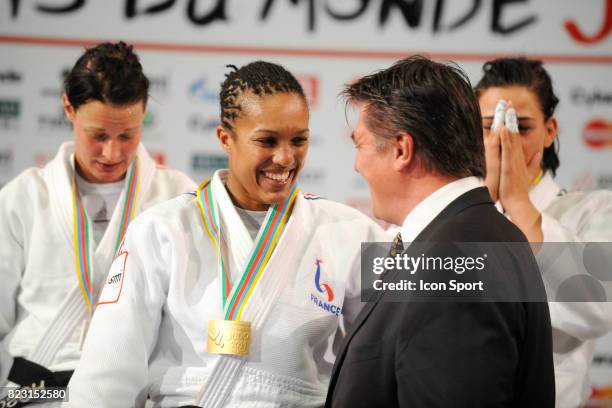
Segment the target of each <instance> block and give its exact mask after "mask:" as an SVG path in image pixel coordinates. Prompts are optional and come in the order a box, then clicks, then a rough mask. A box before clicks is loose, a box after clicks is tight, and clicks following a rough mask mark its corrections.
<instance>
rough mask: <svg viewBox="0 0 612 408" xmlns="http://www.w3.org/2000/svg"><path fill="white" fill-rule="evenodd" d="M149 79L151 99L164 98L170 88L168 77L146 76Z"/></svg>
mask: <svg viewBox="0 0 612 408" xmlns="http://www.w3.org/2000/svg"><path fill="white" fill-rule="evenodd" d="M147 78H149V93H150V94H151V96H152V97H154V98H155V97H166V96H168V95H169V93H170V90H171V89H172V87H171V86H170V75H147Z"/></svg>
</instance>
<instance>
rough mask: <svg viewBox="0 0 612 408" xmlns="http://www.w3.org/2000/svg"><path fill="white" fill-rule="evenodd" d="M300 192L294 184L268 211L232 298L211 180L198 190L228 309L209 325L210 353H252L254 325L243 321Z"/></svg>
mask: <svg viewBox="0 0 612 408" xmlns="http://www.w3.org/2000/svg"><path fill="white" fill-rule="evenodd" d="M298 191H299V189H298V188H297V186H296V185H293V188H292V189H291V192H290V194H289V197H288V198H287V200H286V201H285V202H284V203H283V205H278V204H276V205H274V206H273V207H272V208H271V210H270V211H269V213H268V215H267V217H266V219H265V221H264V225H263V229H262V230H260V231H262V232H260V234H259V236H258V240H257V242H256V244H255V246H254V247H253V250H252V251H251V255H250V257H249V261H248V262H247V263H246V266H245V269H244V272H243V273H242V277H241V278H240V281H239V282H237V283H236V285H237V286H236V288H235V289H234V291H233V295H231V282H230V276H229V271H228V268H227V267H226V266H225V262H224V261H223V257H222V255H221V245H220V243H221V229H220V224H219V211H218V208H217V205H216V202H215V200H214V199H213V193H212V183H211V182H210V180H206V181H204V182H203V183H202V184H200V186H199V187H198V190H197V198H198V206H199V208H200V215H201V217H202V221H203V223H204V227H205V229H206V232H207V233H208V235H209V236H210V238H211V240H212V241H213V243H214V246H215V250H216V253H217V260H218V268H219V270H220V271H221V298H222V302H223V308H224V310H225V320H211V321H210V322H209V323H208V342H207V348H206V350H207V352H209V353H216V354H231V355H247V354H248V353H249V345H250V337H251V323H250V322H247V321H242V320H241V318H242V313H243V312H244V307H245V305H246V304H247V303H248V300H249V298H250V297H251V295H252V293H253V290H254V289H255V287H256V286H257V283H258V282H259V279H260V278H261V275H262V272H263V270H264V269H265V267H266V265H267V264H268V261H269V260H270V257H271V256H272V254H273V253H274V250H275V248H276V245H277V244H278V241H279V239H280V237H281V236H282V233H283V231H284V229H285V227H286V225H287V221H288V220H289V216H290V215H291V211H292V210H293V206H294V204H295V199H296V197H297V194H298ZM230 295H231V296H230Z"/></svg>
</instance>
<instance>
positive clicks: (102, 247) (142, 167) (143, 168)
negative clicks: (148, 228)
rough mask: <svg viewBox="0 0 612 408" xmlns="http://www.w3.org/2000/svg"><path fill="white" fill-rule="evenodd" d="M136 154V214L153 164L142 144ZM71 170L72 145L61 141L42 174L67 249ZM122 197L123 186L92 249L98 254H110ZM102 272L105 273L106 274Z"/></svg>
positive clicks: (70, 236)
mask: <svg viewBox="0 0 612 408" xmlns="http://www.w3.org/2000/svg"><path fill="white" fill-rule="evenodd" d="M137 154H138V159H139V161H138V162H139V168H138V170H139V177H140V186H139V191H138V198H137V201H136V212H139V209H140V208H142V207H141V205H142V200H141V197H144V196H146V195H147V193H148V190H149V188H150V185H151V183H152V181H153V176H154V172H155V167H156V164H155V162H154V161H153V159H152V158H151V157H150V156H149V154H148V153H147V151H146V149H145V148H144V146H143V145H142V144H140V145H139V146H138V151H137ZM74 169H75V165H74V142H65V143H63V144H62V145H61V146H60V148H59V150H58V153H57V155H56V156H55V158H53V160H51V161H50V162H49V163H48V164H47V165H46V167H45V173H44V177H45V179H46V182H47V185H48V186H49V201H50V203H51V207H52V211H53V213H54V215H55V216H56V217H55V218H57V220H59V223H60V225H61V229H62V231H63V232H64V236H65V238H66V240H67V241H68V242H69V243H70V245H71V246H72V245H73V240H74V229H73V228H74V218H73V217H74V210H73V198H72V180H73V177H74V171H75V170H74ZM125 195H126V194H125V186H124V188H123V190H122V192H121V195H120V198H119V201H118V202H117V205H116V206H115V209H114V210H113V214H112V217H111V219H110V222H109V224H108V227H107V229H106V231H105V232H104V235H103V237H102V239H101V241H100V243H99V244H98V246H97V247H96V251H95V252H96V254H97V253H98V252H100V253H102V254H110V253H112V251H113V249H114V246H115V240H116V237H117V232H118V228H119V224H120V223H121V210H122V209H123V203H124V201H125ZM105 258H112V256H110V257H109V256H105ZM105 267H106V266H105ZM105 267H104V268H105ZM101 272H102V271H101ZM102 273H106V271H103V272H102Z"/></svg>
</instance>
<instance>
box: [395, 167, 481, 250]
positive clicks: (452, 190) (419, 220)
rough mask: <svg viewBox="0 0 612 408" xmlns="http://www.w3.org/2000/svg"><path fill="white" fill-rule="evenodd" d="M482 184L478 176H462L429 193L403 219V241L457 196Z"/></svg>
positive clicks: (409, 239) (419, 230) (418, 230)
mask: <svg viewBox="0 0 612 408" xmlns="http://www.w3.org/2000/svg"><path fill="white" fill-rule="evenodd" d="M482 186H484V182H483V181H482V179H480V178H478V177H464V178H461V179H458V180H455V181H453V182H451V183H448V184H446V185H444V186H442V187H440V188H438V189H437V190H436V191H434V192H433V193H431V194H430V195H429V196H427V197H426V198H425V199H423V200H422V201H421V202H420V203H419V204H417V205H416V206H415V207H414V208H413V209H412V210H411V211H410V213H409V214H408V215H407V216H406V218H405V219H404V222H403V224H402V228H401V232H402V239H403V241H404V242H405V243H410V242H412V241H414V240H415V238H416V237H417V236H418V235H419V234H420V233H421V231H422V230H423V229H424V228H426V227H427V225H429V224H430V223H431V222H432V220H433V219H434V218H435V217H436V216H437V215H438V214H439V213H440V212H442V211H443V210H444V208H446V207H447V206H448V205H449V204H450V203H452V202H453V201H454V200H455V199H456V198H457V197H459V196H461V195H463V194H464V193H466V192H468V191H470V190H473V189H475V188H478V187H482Z"/></svg>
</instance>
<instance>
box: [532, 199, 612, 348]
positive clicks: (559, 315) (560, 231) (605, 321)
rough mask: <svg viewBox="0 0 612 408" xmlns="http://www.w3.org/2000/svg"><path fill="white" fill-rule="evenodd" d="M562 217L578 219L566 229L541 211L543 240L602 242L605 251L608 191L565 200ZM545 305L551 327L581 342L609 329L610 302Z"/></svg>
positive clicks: (610, 231) (611, 238) (609, 236)
mask: <svg viewBox="0 0 612 408" xmlns="http://www.w3.org/2000/svg"><path fill="white" fill-rule="evenodd" d="M563 198H566V197H563ZM570 200H571V197H570V196H568V197H567V201H570ZM563 217H570V218H571V219H572V220H579V221H578V228H576V229H570V228H568V227H566V226H565V225H564V224H563V223H562V222H561V221H559V220H558V219H557V218H556V217H553V216H551V215H549V214H547V212H546V210H545V211H543V212H542V232H543V235H544V242H568V243H572V242H573V243H576V242H605V243H606V244H604V245H607V247H608V252H609V248H610V242H612V193H610V192H609V191H596V192H592V193H588V194H586V195H584V196H577V201H576V202H574V203H568V208H566V210H565V212H564V214H563ZM549 307H550V317H551V321H552V322H553V326H554V328H556V329H558V330H561V331H563V332H564V333H567V334H568V335H570V336H572V337H575V338H577V339H580V340H582V341H585V340H589V339H594V338H597V337H600V336H603V335H604V334H606V333H607V332H609V331H610V330H611V329H612V303H611V302H551V303H550V304H549Z"/></svg>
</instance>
